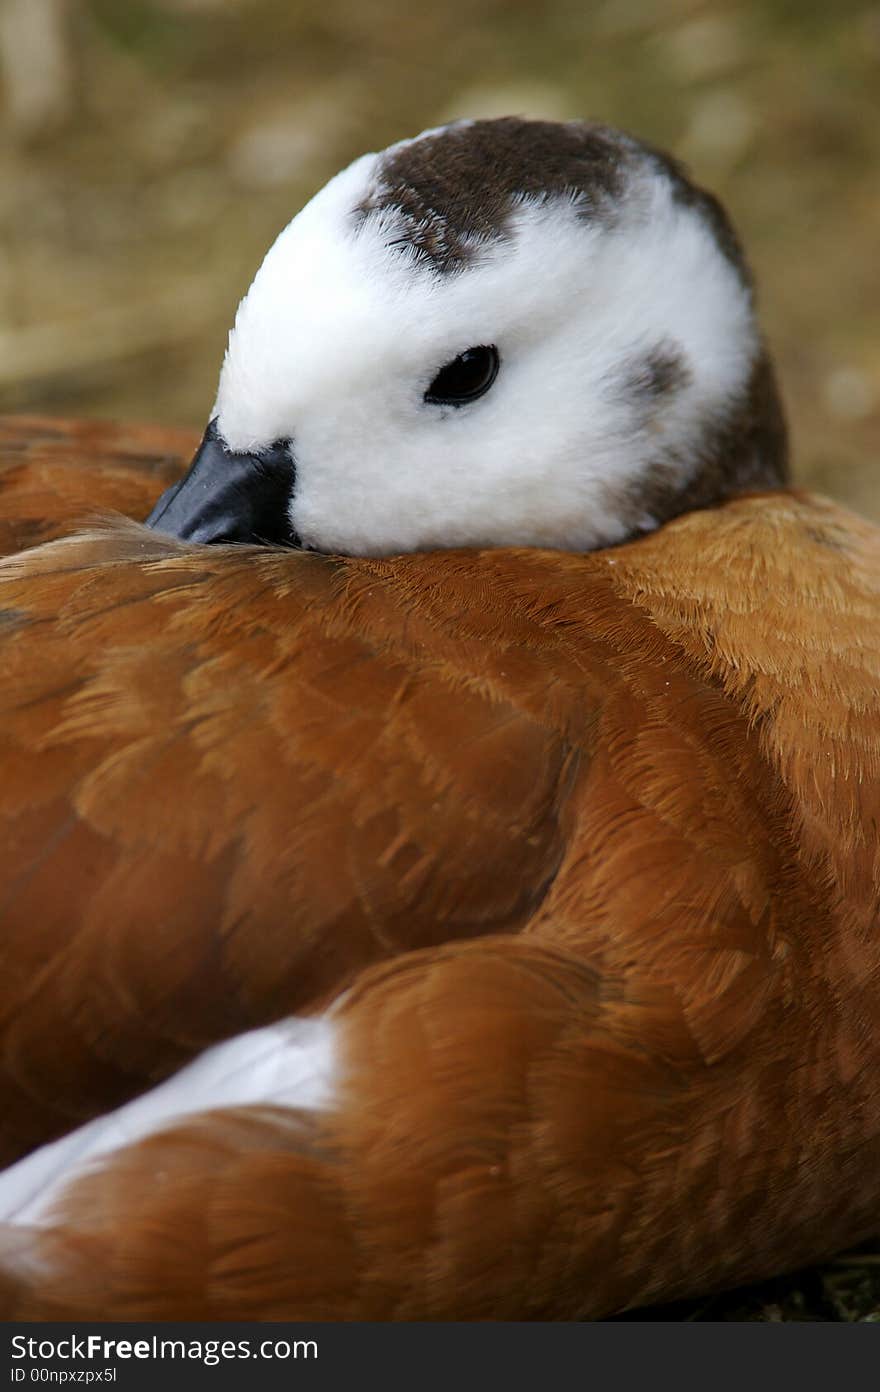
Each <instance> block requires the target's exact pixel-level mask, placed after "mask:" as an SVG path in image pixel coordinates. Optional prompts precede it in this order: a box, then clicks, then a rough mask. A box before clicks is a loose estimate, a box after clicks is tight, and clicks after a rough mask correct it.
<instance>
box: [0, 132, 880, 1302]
mask: <svg viewBox="0 0 880 1392" xmlns="http://www.w3.org/2000/svg"><path fill="white" fill-rule="evenodd" d="M664 248H665V251H664ZM576 251H579V252H580V254H579V255H578V254H576ZM652 257H653V260H652ZM542 282H546V299H545V298H544V294H543V293H542ZM649 292H650V293H649ZM652 296H653V298H652ZM615 300H616V301H617V302H618V312H617V314H616V315H615V313H614V301H615ZM481 316H482V317H481ZM713 326H714V331H713ZM661 345H662V351H661ZM481 350H482V351H481ZM334 402H335V405H334ZM8 429H9V430H10V431H11V434H12V439H13V443H14V445H15V446H16V448H15V449H13V451H12V454H13V455H14V456H15V459H14V460H11V461H10V471H9V472H10V474H11V477H12V480H13V486H14V489H15V491H16V493H17V496H18V498H19V499H20V500H25V499H27V498H31V499H34V500H36V499H38V498H39V497H40V496H41V490H43V491H46V483H45V481H46V479H47V478H48V477H49V475H48V474H47V473H46V472H45V471H46V470H47V469H48V468H49V467H50V466H51V467H57V468H59V469H61V470H62V471H63V469H64V468H67V470H68V473H67V475H65V476H66V477H68V479H69V480H71V481H69V482H68V486H67V491H66V494H65V496H64V499H63V500H62V502H61V503H60V504H57V503H53V504H51V505H50V506H49V507H48V508H47V514H48V515H47V519H46V520H45V521H44V522H35V520H34V516H33V511H34V509H33V508H31V507H30V505H21V506H20V511H21V512H22V515H23V519H24V520H23V525H22V527H21V528H20V529H19V530H17V529H16V525H15V521H14V517H15V514H16V507H17V506H19V504H16V503H15V502H14V501H13V503H12V505H11V506H10V507H9V508H5V507H3V506H2V505H0V517H3V518H5V517H6V515H7V513H8V514H9V515H10V519H11V520H10V522H9V524H8V530H7V532H6V534H5V535H6V537H7V555H6V558H5V559H4V560H3V561H2V562H0V591H2V594H0V606H2V613H3V616H4V617H3V624H2V628H0V644H2V664H0V671H2V674H3V680H2V683H0V703H2V708H3V714H2V720H0V741H2V744H3V768H4V771H5V777H4V780H3V785H2V788H0V799H2V809H0V810H2V815H3V818H4V832H3V835H2V836H0V863H2V865H3V873H2V883H3V885H4V905H3V910H2V917H0V925H2V927H0V954H2V971H0V983H2V984H0V1000H2V1008H0V1038H2V1045H3V1047H2V1054H0V1059H2V1072H0V1116H2V1118H3V1121H2V1125H0V1138H2V1143H3V1155H2V1163H3V1164H4V1165H5V1168H4V1169H3V1170H2V1171H0V1309H2V1311H3V1313H4V1315H5V1317H7V1318H22V1319H25V1318H26V1319H79V1318H94V1317H98V1316H100V1317H101V1318H105V1319H254V1318H256V1319H303V1320H311V1319H318V1320H328V1319H329V1320H339V1319H343V1320H448V1319H456V1320H459V1319H468V1320H470V1319H492V1320H498V1319H501V1320H523V1319H540V1320H545V1319H552V1320H573V1319H593V1318H603V1317H605V1316H607V1315H609V1314H612V1313H615V1312H618V1311H621V1310H624V1309H629V1308H634V1307H638V1306H640V1305H644V1304H646V1303H649V1302H652V1301H658V1300H672V1299H677V1298H680V1297H684V1296H686V1295H689V1294H692V1293H696V1292H706V1291H710V1290H714V1289H719V1288H721V1287H723V1286H725V1285H732V1284H736V1283H738V1282H743V1281H746V1280H753V1279H758V1278H760V1277H762V1276H766V1275H770V1274H775V1273H777V1272H779V1271H782V1270H785V1269H792V1268H794V1267H796V1266H798V1265H801V1264H803V1263H805V1262H808V1261H815V1260H818V1259H820V1258H821V1257H822V1256H824V1255H828V1254H831V1253H833V1252H834V1251H836V1250H839V1249H840V1248H841V1247H842V1246H844V1245H846V1244H847V1243H850V1242H855V1241H858V1240H860V1239H862V1238H864V1237H866V1236H868V1235H871V1234H872V1233H873V1231H874V1230H875V1229H876V1215H877V1208H878V1198H880V1195H878V1192H877V1190H878V1181H877V1178H876V1176H877V1174H878V1173H880V1170H878V1164H877V1161H878V1159H880V1104H878V1102H877V1101H876V1087H875V1080H876V1076H877V1066H878V1062H880V1059H878V1053H880V1046H878V1043H877V1041H878V1039H880V1033H878V1028H877V1026H878V1023H880V1022H878V1018H877V1017H878V1014H880V993H878V990H877V986H878V973H880V939H878V933H877V923H878V891H877V888H876V886H877V885H878V883H880V877H878V874H877V848H876V836H875V834H874V829H875V827H876V824H877V819H878V816H880V807H878V801H880V791H878V790H880V782H878V777H877V772H878V763H880V710H878V696H877V690H878V685H877V664H878V659H877V653H878V651H880V641H878V640H880V534H878V531H877V529H876V528H875V527H874V526H872V525H871V524H870V523H868V522H865V521H863V520H862V519H860V518H858V517H855V516H854V515H853V514H851V513H849V512H848V511H847V510H846V509H844V508H842V507H840V506H839V505H837V504H834V503H832V502H831V501H829V500H827V499H824V498H821V497H819V496H817V495H813V494H809V493H804V492H798V491H794V490H792V489H791V488H790V487H789V486H788V480H787V461H786V447H785V426H784V419H783V415H782V408H781V405H780V402H779V396H778V391H777V389H776V386H775V379H774V374H773V369H772V364H771V363H770V359H769V354H768V351H767V349H766V347H765V345H764V342H763V339H762V337H761V335H760V332H759V330H758V328H757V324H756V319H755V308H754V294H753V290H752V283H751V277H750V275H749V273H748V270H747V268H746V265H745V261H744V258H743V256H742V252H741V250H740V249H739V244H738V242H737V241H736V238H735V236H734V234H733V232H732V231H731V229H730V226H729V223H728V221H727V219H726V215H725V214H724V213H723V211H722V210H721V208H720V204H718V203H717V202H716V201H715V200H714V199H713V198H712V197H711V195H708V194H704V193H703V192H702V191H700V190H698V189H697V188H696V187H695V186H694V185H692V184H691V183H690V182H689V181H688V180H687V178H686V176H685V174H684V173H683V171H682V170H681V169H680V167H679V166H678V165H676V164H675V163H674V162H672V161H671V160H670V159H669V158H668V157H666V156H663V155H661V154H660V153H658V152H656V151H654V150H653V149H652V148H651V147H648V146H645V145H642V144H640V143H639V142H636V141H634V140H633V139H632V138H631V137H629V136H624V135H620V134H619V133H616V132H611V131H609V130H608V129H607V128H605V127H594V126H590V125H588V124H585V123H575V124H573V125H566V126H554V125H551V124H550V123H533V122H525V121H520V120H513V119H509V120H502V121H500V122H473V123H457V124H455V125H454V126H451V127H446V128H443V129H441V130H439V131H431V132H428V133H426V134H425V135H423V136H422V137H418V138H416V139H415V140H414V141H411V142H405V143H403V144H401V145H398V146H394V147H392V148H391V149H390V150H389V151H386V152H384V153H383V154H381V155H379V156H366V157H364V159H363V160H361V161H357V162H356V163H355V165H353V166H352V167H351V169H349V170H347V171H344V172H343V174H342V175H340V176H338V177H337V179H336V180H333V181H331V184H330V185H328V186H327V188H326V189H325V190H323V191H322V193H319V194H318V195H317V197H316V198H315V199H314V200H313V202H312V203H311V204H310V205H308V206H307V208H306V209H304V210H303V212H301V213H300V214H299V215H298V217H297V218H296V219H294V222H293V223H292V224H291V225H290V227H288V229H286V231H285V232H283V233H282V234H281V237H280V238H279V240H278V242H277V243H276V244H275V247H274V248H273V249H272V251H270V253H269V255H268V257H267V259H266V261H265V262H264V263H263V266H262V268H261V269H260V271H259V272H258V275H257V278H256V280H255V281H254V285H253V287H252V289H251V290H250V292H249V293H248V296H247V297H246V299H245V301H244V302H243V304H242V306H241V307H240V309H239V313H238V315H237V318H236V324H235V327H234V329H233V332H232V334H231V337H230V343H229V347H228V351H227V355H226V358H225V361H224V365H223V369H222V372H221V379H220V386H219V390H218V396H217V401H216V403H215V406H214V409H213V411H212V413H211V418H210V422H209V425H208V427H207V430H206V433H205V435H204V437H203V438H202V441H201V443H200V444H199V445H198V446H197V448H196V449H195V455H194V458H193V461H192V464H191V466H190V468H189V470H188V471H187V472H186V473H183V474H182V477H181V478H179V479H178V480H177V481H176V482H172V481H171V476H172V475H174V474H175V473H179V472H180V471H181V464H182V458H183V456H184V455H185V454H186V452H187V451H188V449H189V444H188V443H187V441H186V440H185V439H184V438H182V437H181V439H180V446H181V451H180V455H179V456H178V458H177V459H175V457H174V450H173V448H172V443H173V442H171V441H170V439H169V437H168V435H167V433H164V432H161V431H156V432H151V431H150V430H149V429H146V428H143V429H141V430H140V431H139V432H135V434H134V435H133V436H132V435H131V434H129V435H126V436H120V437H119V442H118V443H117V437H115V436H114V435H113V433H112V431H111V430H110V428H109V427H108V428H107V431H108V433H106V434H104V435H103V436H101V440H102V441H103V448H104V455H103V457H102V458H99V465H100V467H99V469H98V470H97V473H96V472H95V471H94V470H90V468H89V463H88V450H89V449H93V448H94V446H89V447H88V448H87V450H86V452H85V454H83V453H82V451H81V450H79V449H78V442H79V441H85V440H89V439H91V438H92V437H91V436H90V435H89V434H88V430H87V428H86V427H64V426H63V425H59V424H58V423H57V422H56V423H53V425H52V426H51V427H46V428H45V429H46V437H47V438H46V439H41V438H40V432H41V426H40V425H39V423H38V422H35V421H31V422H30V423H29V424H28V423H24V424H14V423H13V424H10V426H9V427H8ZM53 430H54V431H55V432H56V434H57V439H56V440H53V439H52V431H53ZM80 430H85V431H86V433H85V434H78V433H77V432H78V431H80ZM123 439H124V440H125V441H126V443H125V446H124V447H123V446H122V440H123ZM0 442H2V436H0ZM59 442H60V443H59ZM569 445H570V446H571V448H569ZM49 456H51V459H48V457H49ZM62 456H65V457H68V458H69V459H72V460H75V459H76V458H79V457H82V459H83V463H84V467H83V468H82V469H81V470H80V469H78V467H77V466H76V465H75V464H74V465H73V467H71V466H70V464H69V463H68V464H66V465H63V466H62V465H61V464H60V463H58V462H57V461H58V460H59V459H60V458H61V457H62ZM22 457H23V462H22ZM578 459H579V460H580V461H581V466H582V467H581V471H580V472H579V471H578V468H577V467H576V465H577V460H578ZM530 465H531V467H532V468H533V476H532V477H531V479H530V478H529V467H530ZM32 467H33V468H34V469H37V470H38V473H37V476H36V481H35V482H34V483H33V484H30V483H29V482H28V475H29V472H30V470H31V468H32ZM505 468H508V469H509V471H510V472H509V478H510V490H509V492H508V491H507V490H505V488H504V486H503V482H502V474H503V471H504V469H505ZM39 471H43V473H42V478H43V482H42V483H41V482H40V477H39ZM105 473H106V474H107V475H108V478H109V479H110V483H109V485H108V495H107V496H108V499H109V501H108V503H107V505H106V506H108V507H110V508H113V507H116V508H121V510H122V511H125V510H126V509H127V508H130V509H131V512H130V517H134V518H136V517H139V516H140V517H142V516H144V515H146V514H147V508H148V507H149V506H150V505H151V504H154V506H153V507H152V511H151V512H150V513H149V516H148V524H149V525H147V526H145V525H143V524H141V523H139V522H137V521H133V520H126V519H125V518H117V519H115V520H110V521H105V522H103V523H101V524H100V525H94V524H93V525H91V526H90V527H88V528H87V529H86V530H79V531H77V532H74V533H73V534H69V528H70V523H71V519H72V516H73V513H74V512H76V513H77V517H76V519H75V520H77V521H78V520H79V519H80V515H81V514H82V513H83V511H85V510H89V509H90V510H91V511H92V512H94V510H95V509H96V507H100V500H99V498H98V494H99V493H100V491H101V487H102V482H103V477H104V475H105ZM0 479H2V480H3V481H4V485H5V479H6V471H5V470H4V472H3V473H2V474H0ZM163 485H166V487H165V491H164V493H162V495H161V497H159V499H158V501H156V495H157V494H159V491H160V489H161V488H162V486H163ZM80 490H81V491H80ZM2 493H3V488H2V487H0V497H2ZM145 493H147V494H149V496H148V497H146V498H145V497H144V494H145ZM74 495H76V496H75V497H74ZM123 500H124V501H123ZM5 525H6V523H5V522H4V526H5ZM35 528H38V530H36V532H35ZM33 541H36V542H37V543H38V544H36V545H33V544H31V543H32V542H33Z"/></svg>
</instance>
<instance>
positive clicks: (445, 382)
mask: <svg viewBox="0 0 880 1392" xmlns="http://www.w3.org/2000/svg"><path fill="white" fill-rule="evenodd" d="M498 363H499V358H498V349H497V348H496V347H495V345H494V344H489V345H486V344H481V345H480V346H479V347H478V348H466V349H465V351H464V352H463V353H459V355H458V357H457V358H453V359H452V362H448V363H447V364H446V366H445V367H441V369H440V371H439V372H438V373H437V376H436V377H435V378H434V380H433V382H432V383H431V385H430V387H429V388H428V390H427V391H426V392H425V400H426V401H432V402H434V403H436V404H438V405H441V406H464V405H465V404H466V403H467V402H468V401H476V399H477V397H478V396H483V395H484V394H485V393H486V392H487V391H488V390H489V388H490V387H491V385H492V383H493V382H494V381H495V378H496V377H497V376H498Z"/></svg>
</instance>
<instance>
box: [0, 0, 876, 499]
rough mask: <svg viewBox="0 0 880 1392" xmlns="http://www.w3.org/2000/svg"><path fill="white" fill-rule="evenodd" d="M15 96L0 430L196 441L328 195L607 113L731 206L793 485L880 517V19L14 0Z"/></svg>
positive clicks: (779, 6) (1, 203)
mask: <svg viewBox="0 0 880 1392" xmlns="http://www.w3.org/2000/svg"><path fill="white" fill-rule="evenodd" d="M0 103H2V105H0V121H2V127H0V409H4V410H45V411H48V412H52V413H68V414H80V415H85V414H93V415H102V416H108V415H109V416H117V417H131V418H135V419H138V418H141V419H146V420H162V421H167V422H169V423H182V424H193V425H198V424H201V423H202V422H203V421H204V419H205V418H206V414H207V412H208V410H209V409H210V406H211V403H212V400H213V393H214V387H215V381H216V375H217V370H218V368H219V364H220V360H221V357H222V353H223V348H224V346H225V340H226V332H227V328H228V325H229V323H230V322H231V319H232V315H233V313H234V310H235V306H236V303H237V301H238V299H239V298H240V296H241V295H242V293H243V292H244V290H245V289H246V287H247V285H248V283H249V281H250V278H251V276H252V274H253V271H254V270H255V268H256V266H257V264H258V262H259V260H260V258H261V256H262V254H263V252H264V251H265V249H266V248H267V246H268V245H269V243H270V242H271V241H272V239H273V238H274V236H275V235H276V233H277V232H278V231H279V229H280V228H281V227H282V226H283V225H284V224H285V223H286V222H287V221H288V219H289V218H290V217H291V216H292V215H293V213H294V212H295V211H296V210H297V208H298V207H299V206H300V205H301V203H302V202H303V201H304V200H305V199H306V198H307V197H308V196H309V194H310V193H311V192H313V191H314V190H315V189H316V188H318V187H319V186H320V185H321V184H322V183H323V182H324V181H325V180H326V179H327V178H328V177H329V175H331V174H332V173H334V172H335V171H336V170H337V169H338V168H340V167H341V166H342V165H344V164H345V163H347V162H348V161H349V160H350V159H352V158H353V157H354V156H355V155H357V154H360V153H362V152H363V151H364V150H367V149H375V148H380V147H382V146H384V145H386V144H388V143H389V142H390V141H392V140H394V139H397V138H399V137H401V136H404V135H408V134H414V133H415V132H417V131H419V130H421V129H422V128H424V127H425V126H429V125H432V124H435V123H437V122H439V121H442V120H444V119H447V118H449V117H452V116H457V115H497V114H502V113H505V112H521V113H525V114H530V115H545V116H551V117H563V118H564V117H568V116H578V115H584V116H597V117H600V118H602V119H603V120H606V121H609V122H612V123H615V124H619V125H622V126H624V127H627V128H629V129H631V130H632V131H634V132H635V133H637V134H640V135H643V136H645V137H648V138H649V139H651V140H653V141H655V142H656V143H659V144H661V145H664V146H667V147H669V148H671V149H672V150H674V151H675V152H676V153H678V154H679V155H680V156H682V157H683V158H684V159H685V160H686V161H687V162H688V163H689V164H690V166H691V168H692V170H693V171H694V173H695V175H696V176H697V178H698V179H699V180H700V181H701V182H703V183H706V184H708V185H709V186H711V187H712V188H714V189H715V190H716V191H717V192H719V193H720V194H721V196H722V198H723V199H724V201H725V202H726V204H727V205H728V207H729V208H730V209H731V211H732V213H733V215H734V218H735V220H736V222H737V224H738V226H739V228H740V231H741V233H742V235H743V237H744V240H745V243H746V246H747V248H748V249H749V251H750V253H751V257H752V261H753V263H754V266H755V269H756V272H757V276H758V281H759V285H760V290H761V298H762V304H763V316H764V323H765V326H766V329H767V332H768V334H769V337H770V340H771V343H772V345H773V347H774V349H775V351H776V354H777V357H778V360H779V363H780V368H781V375H782V382H783V387H784V390H785V394H786V399H787V402H788V406H789V414H790V418H791V422H792V427H793V434H794V445H795V461H796V470H797V476H798V478H799V479H800V480H801V481H803V482H805V483H807V484H810V485H811V486H817V487H820V488H823V489H825V490H827V491H829V492H831V493H833V494H835V495H837V496H839V497H842V498H844V499H846V500H848V501H850V502H851V503H852V504H853V505H854V506H856V507H858V508H860V509H861V510H863V511H866V512H869V513H872V514H873V515H874V516H877V517H880V343H878V332H877V330H878V318H880V314H878V311H880V257H878V250H880V183H878V153H880V4H876V3H875V4H870V3H862V2H860V0H836V3H835V4H833V5H827V4H819V3H814V2H813V0H767V3H763V4H761V3H733V2H731V3H725V2H724V0H714V3H700V0H660V3H653V4H649V3H645V0H597V3H579V4H575V3H569V0H549V3H543V4H538V3H532V2H531V0H442V3H439V4H435V5H426V6H416V5H413V3H412V0H323V3H320V4H307V3H302V0H0Z"/></svg>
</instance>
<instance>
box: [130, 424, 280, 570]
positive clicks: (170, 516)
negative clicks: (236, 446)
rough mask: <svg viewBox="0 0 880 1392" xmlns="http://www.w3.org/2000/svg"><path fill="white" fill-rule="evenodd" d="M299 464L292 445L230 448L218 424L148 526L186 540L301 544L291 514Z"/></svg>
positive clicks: (207, 436)
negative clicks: (256, 450) (253, 451)
mask: <svg viewBox="0 0 880 1392" xmlns="http://www.w3.org/2000/svg"><path fill="white" fill-rule="evenodd" d="M293 482H294V463H293V454H292V451H291V446H290V441H289V440H277V441H276V442H275V444H274V445H270V446H269V447H268V449H265V450H260V451H259V453H256V454H239V453H237V452H236V451H234V450H231V449H229V447H228V446H227V445H226V443H225V442H224V441H223V439H222V438H221V436H220V432H219V430H218V429H217V422H216V420H212V421H211V423H210V425H209V426H208V428H207V430H206V431H205V434H204V438H203V439H202V443H201V444H200V445H199V448H198V450H197V452H196V456H195V459H194V460H193V462H192V464H191V465H190V467H189V472H188V473H187V474H185V475H184V477H183V478H182V479H181V480H180V481H179V482H178V483H175V484H172V486H171V487H170V488H168V489H166V491H165V492H164V493H163V494H162V497H161V498H160V499H159V501H158V503H157V504H156V506H155V507H154V508H153V511H152V512H151V513H150V515H149V517H148V518H147V526H148V527H155V528H156V530H157V531H159V532H168V533H170V535H171V536H176V537H181V538H182V539H183V540H184V541H203V542H213V541H251V542H257V543H260V542H262V543H264V544H265V543H266V542H280V543H281V544H286V545H288V546H296V545H298V544H299V543H298V539H297V536H296V533H295V532H294V531H293V528H292V527H291V525H290V518H289V516H288V510H289V508H290V500H291V498H292V496H293Z"/></svg>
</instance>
